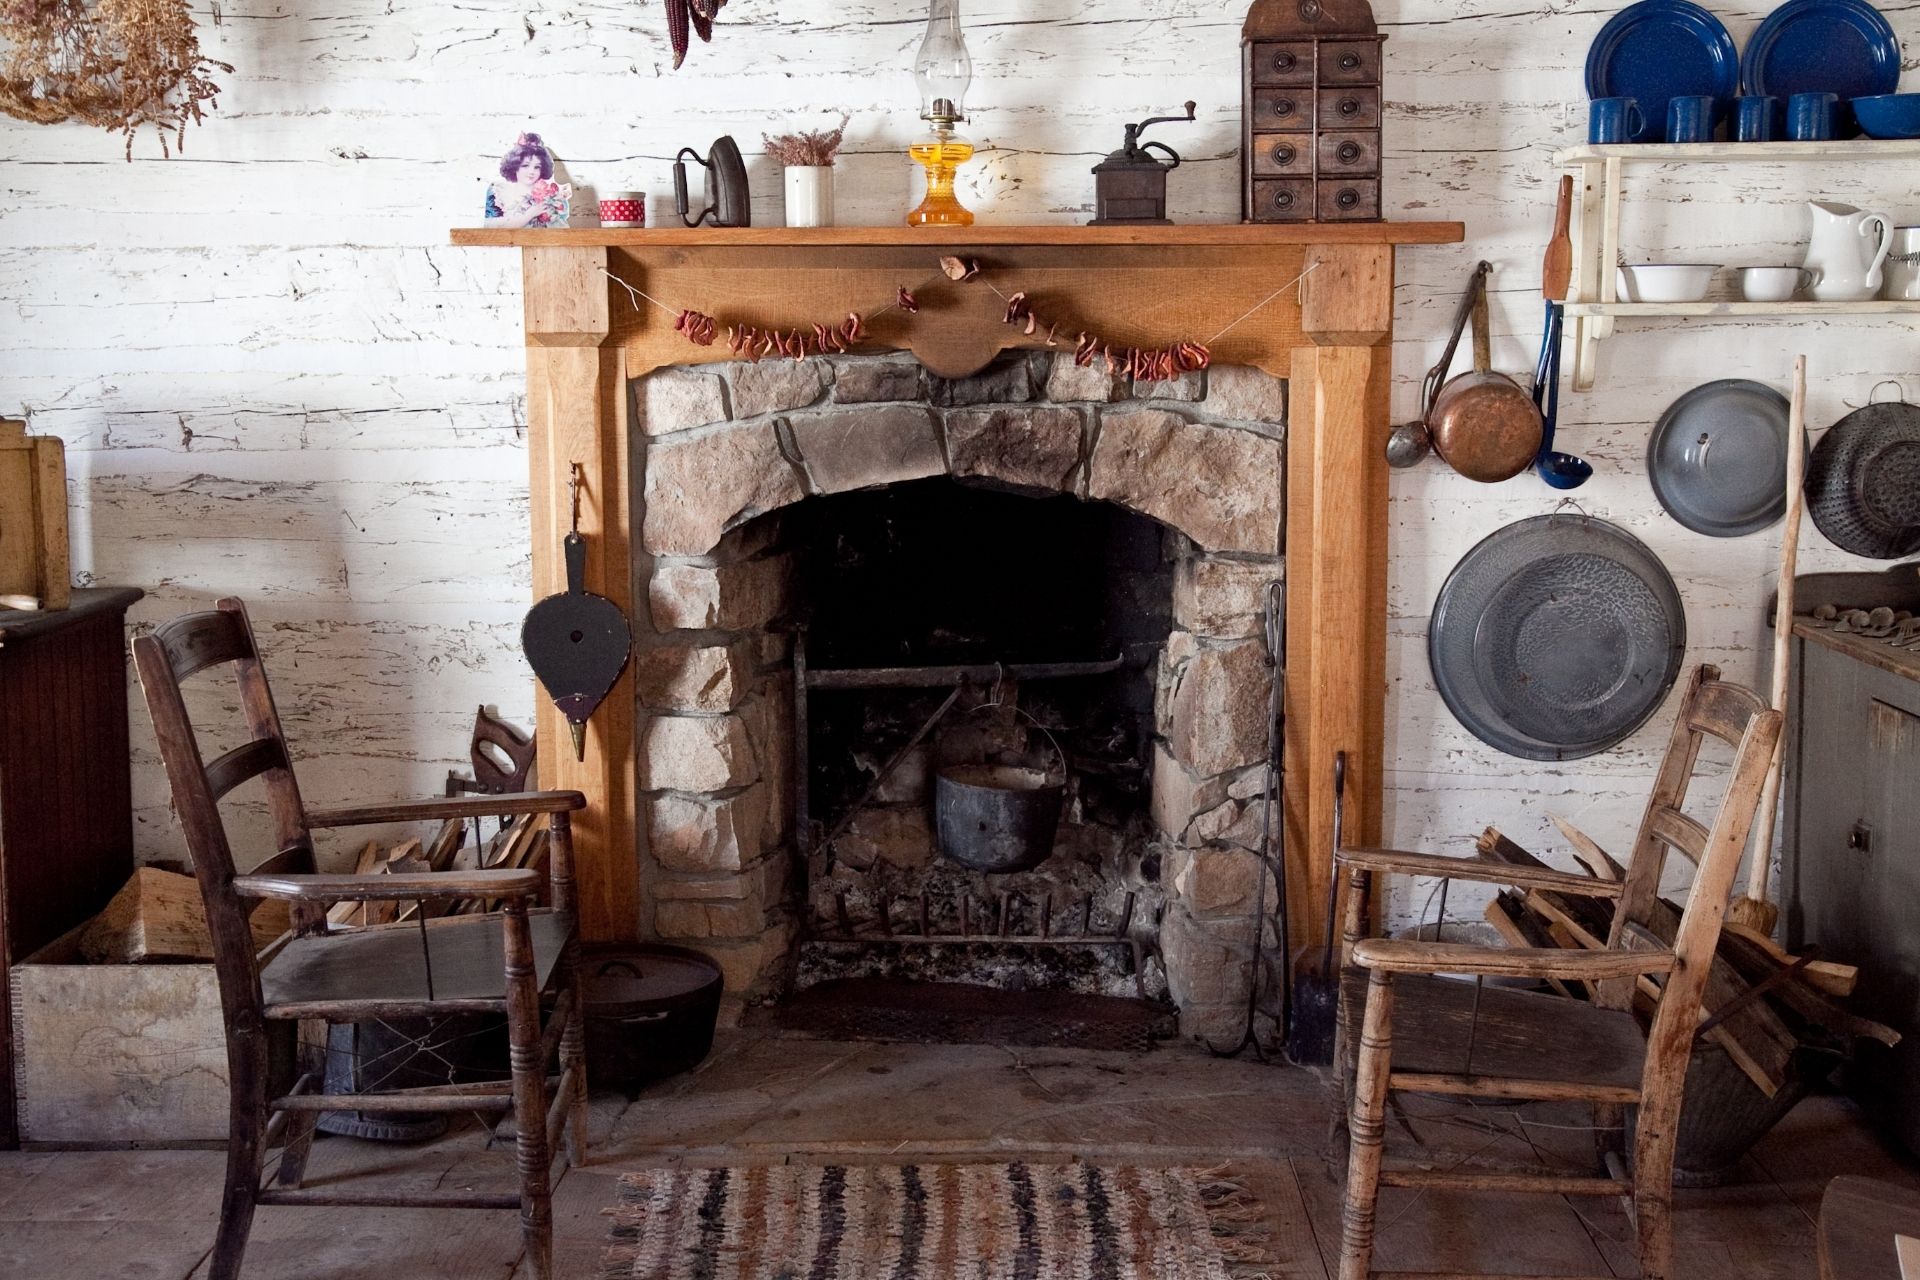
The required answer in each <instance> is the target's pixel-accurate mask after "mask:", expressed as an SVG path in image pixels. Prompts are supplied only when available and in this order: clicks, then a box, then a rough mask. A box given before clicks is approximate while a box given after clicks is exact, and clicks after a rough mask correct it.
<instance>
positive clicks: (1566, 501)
mask: <svg viewBox="0 0 1920 1280" xmlns="http://www.w3.org/2000/svg"><path fill="white" fill-rule="evenodd" d="M1568 507H1572V508H1573V509H1574V510H1575V511H1578V512H1579V513H1580V518H1581V519H1582V520H1591V519H1593V513H1592V512H1590V511H1588V510H1587V509H1586V508H1585V507H1583V506H1581V505H1580V504H1579V503H1578V502H1577V501H1575V500H1574V499H1572V498H1562V499H1560V501H1559V502H1557V503H1555V504H1554V508H1553V514H1552V515H1549V516H1548V517H1547V527H1548V528H1552V527H1553V522H1554V521H1555V520H1558V519H1559V518H1560V513H1561V512H1562V511H1565V510H1566V509H1567V508H1568Z"/></svg>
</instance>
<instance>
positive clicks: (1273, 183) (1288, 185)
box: [1249, 178, 1313, 222]
mask: <svg viewBox="0 0 1920 1280" xmlns="http://www.w3.org/2000/svg"><path fill="white" fill-rule="evenodd" d="M1249 213H1250V215H1251V216H1252V218H1253V220H1254V221H1255V222H1311V221H1312V220H1313V179H1312V178H1265V179H1262V180H1261V181H1259V182H1256V183H1254V184H1253V208H1252V209H1251V210H1249Z"/></svg>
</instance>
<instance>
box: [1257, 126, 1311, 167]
mask: <svg viewBox="0 0 1920 1280" xmlns="http://www.w3.org/2000/svg"><path fill="white" fill-rule="evenodd" d="M1312 172H1313V135H1312V134H1310V133H1257V134H1255V135H1254V137H1253V173H1254V176H1255V177H1257V178H1279V177H1293V176H1296V175H1298V176H1301V177H1304V176H1306V175H1308V174H1311V173H1312Z"/></svg>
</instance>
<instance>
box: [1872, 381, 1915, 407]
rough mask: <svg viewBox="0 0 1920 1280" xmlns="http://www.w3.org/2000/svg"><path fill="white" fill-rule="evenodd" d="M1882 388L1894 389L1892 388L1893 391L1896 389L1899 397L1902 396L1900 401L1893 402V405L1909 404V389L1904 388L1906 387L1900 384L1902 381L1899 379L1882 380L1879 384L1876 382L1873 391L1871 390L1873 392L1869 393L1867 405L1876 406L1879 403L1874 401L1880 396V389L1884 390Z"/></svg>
mask: <svg viewBox="0 0 1920 1280" xmlns="http://www.w3.org/2000/svg"><path fill="white" fill-rule="evenodd" d="M1882 387H1892V388H1893V389H1894V390H1895V391H1896V392H1898V393H1899V395H1900V398H1899V399H1898V400H1896V401H1893V403H1895V404H1905V403H1906V402H1907V389H1906V387H1904V386H1902V385H1901V383H1900V379H1898V378H1882V379H1880V381H1878V382H1876V383H1874V384H1873V390H1871V391H1869V392H1867V403H1868V404H1875V403H1877V402H1876V401H1875V400H1874V397H1875V396H1877V395H1879V394H1880V388H1882Z"/></svg>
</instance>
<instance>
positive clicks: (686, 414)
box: [637, 369, 727, 436]
mask: <svg viewBox="0 0 1920 1280" xmlns="http://www.w3.org/2000/svg"><path fill="white" fill-rule="evenodd" d="M724 385H725V384H723V383H722V382H721V380H720V376H719V375H718V374H713V373H699V372H696V371H694V370H690V369H663V370H661V371H660V372H659V373H656V374H654V375H653V376H652V377H650V378H648V379H646V380H645V381H643V382H642V383H641V384H640V394H639V396H638V397H637V399H638V406H639V415H638V416H639V419H640V430H641V431H643V432H644V433H646V434H647V435H650V436H664V435H670V434H672V433H673V432H675V431H685V430H688V429H689V428H691V427H704V426H706V425H707V424H708V423H710V422H725V421H726V420H727V399H726V392H725V390H724Z"/></svg>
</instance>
